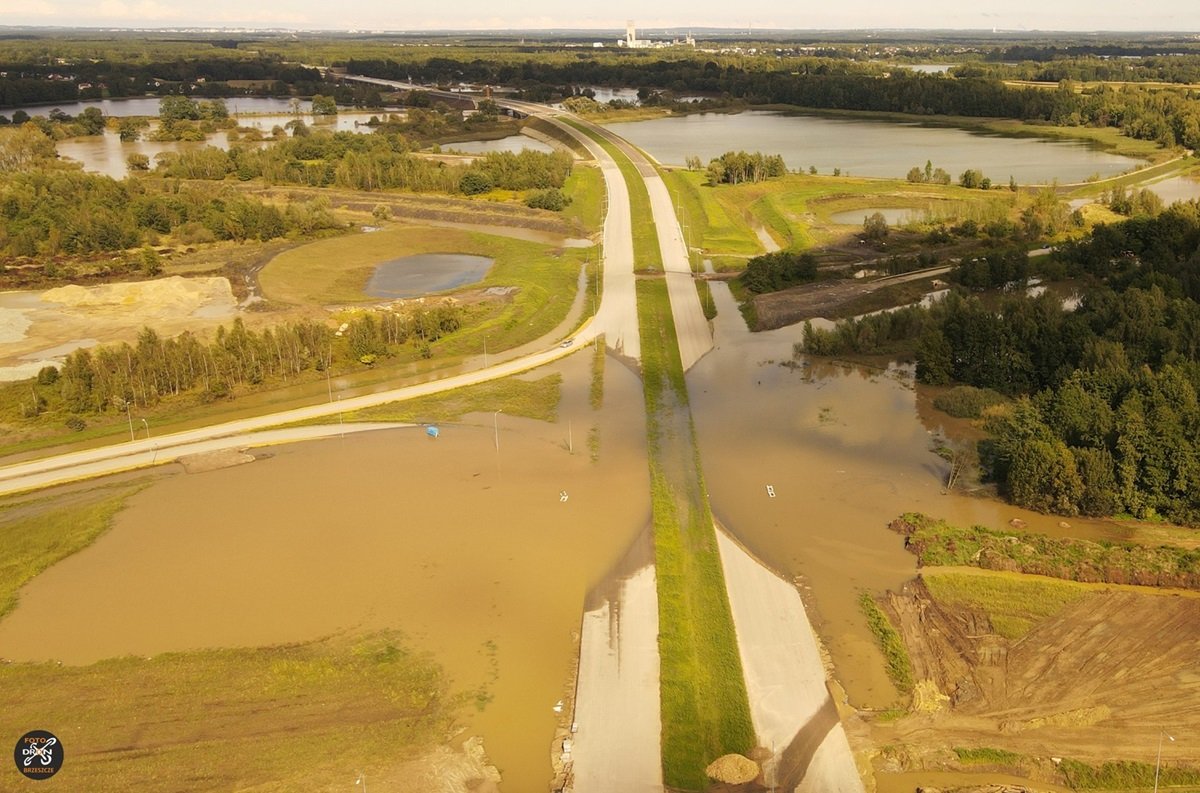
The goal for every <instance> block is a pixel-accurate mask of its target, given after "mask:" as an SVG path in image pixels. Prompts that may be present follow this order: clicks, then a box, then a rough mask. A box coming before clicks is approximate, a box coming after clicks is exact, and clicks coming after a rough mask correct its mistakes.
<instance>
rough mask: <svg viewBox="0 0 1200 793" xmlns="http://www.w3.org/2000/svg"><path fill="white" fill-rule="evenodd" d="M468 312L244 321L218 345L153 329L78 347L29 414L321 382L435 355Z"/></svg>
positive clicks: (40, 389)
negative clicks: (269, 323) (350, 370)
mask: <svg viewBox="0 0 1200 793" xmlns="http://www.w3.org/2000/svg"><path fill="white" fill-rule="evenodd" d="M463 313H464V309H463V308H462V307H461V306H454V305H450V304H439V305H437V306H432V307H417V308H415V309H413V310H412V311H408V312H405V313H393V312H381V313H379V314H374V313H363V314H359V315H356V316H355V317H353V318H351V319H350V320H349V322H348V323H347V328H346V329H345V330H344V331H341V332H340V334H339V333H335V332H334V330H333V329H332V328H330V327H329V326H328V325H326V324H324V323H320V322H314V321H311V320H303V321H299V322H293V323H289V324H285V325H279V326H275V327H268V328H264V329H263V330H261V331H255V330H251V329H249V328H247V327H246V326H245V324H244V323H243V322H242V320H241V318H238V319H236V320H234V322H233V325H232V326H231V327H228V328H226V327H225V326H221V327H219V328H218V329H217V332H216V334H215V336H214V338H213V339H211V340H210V341H204V340H202V339H201V338H199V337H198V336H196V335H195V334H193V333H191V332H185V333H183V334H181V335H180V336H177V337H175V338H168V339H164V338H162V337H161V336H159V335H158V334H157V333H156V332H155V331H154V330H152V329H151V328H144V329H143V330H142V332H141V333H140V334H139V335H138V340H137V343H136V344H133V345H130V344H128V343H124V342H122V343H121V344H111V345H103V346H100V347H93V348H91V349H81V350H76V351H75V352H73V353H71V354H70V355H69V356H67V359H66V362H65V363H64V364H63V367H62V370H61V371H60V372H56V371H55V370H54V369H53V368H52V367H48V369H47V370H43V371H42V373H41V374H39V376H38V379H37V381H36V384H35V385H33V386H32V388H33V393H34V394H35V395H36V397H37V401H36V403H35V405H34V408H35V409H34V410H33V411H30V410H29V409H26V410H25V412H26V414H32V413H42V412H46V411H54V412H58V413H68V414H73V415H75V416H85V415H95V414H103V413H108V412H112V411H118V412H119V411H122V410H124V409H125V407H126V405H128V406H132V407H140V408H146V407H151V406H153V405H156V404H158V403H159V402H160V401H162V400H165V399H171V398H175V397H179V396H183V395H192V396H194V397H197V398H199V399H201V400H204V401H208V400H212V399H220V398H229V397H232V396H234V395H235V394H236V392H237V391H238V390H244V389H248V388H253V387H255V386H258V385H261V384H266V383H278V382H284V381H288V380H292V379H296V378H300V377H305V376H309V377H311V374H306V373H311V372H314V371H315V372H326V371H327V370H329V369H330V368H335V369H336V368H344V367H347V366H363V365H372V364H374V363H375V362H376V361H378V360H380V359H382V358H385V357H388V356H392V355H397V354H399V353H401V352H403V351H404V350H405V349H408V350H409V351H415V352H417V353H418V354H420V355H422V356H425V357H429V356H430V355H431V354H432V352H431V349H430V345H431V344H432V343H433V342H435V341H437V340H438V339H440V338H442V337H444V336H446V335H447V334H450V333H453V332H454V331H456V330H458V329H459V328H460V327H461V326H462V321H463ZM21 388H28V386H27V385H23V386H21ZM25 393H28V390H26V391H25ZM18 396H19V395H18ZM10 398H11V394H10Z"/></svg>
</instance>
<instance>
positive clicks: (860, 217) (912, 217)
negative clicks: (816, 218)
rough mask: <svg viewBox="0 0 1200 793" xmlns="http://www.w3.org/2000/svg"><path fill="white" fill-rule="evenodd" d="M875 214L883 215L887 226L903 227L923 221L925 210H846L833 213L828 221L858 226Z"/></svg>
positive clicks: (899, 208) (874, 208) (904, 208)
mask: <svg viewBox="0 0 1200 793" xmlns="http://www.w3.org/2000/svg"><path fill="white" fill-rule="evenodd" d="M876 212H878V213H879V214H881V215H883V219H884V220H886V221H887V222H888V225H889V226H903V225H904V224H906V223H912V222H914V221H919V220H923V219H924V217H925V210H923V209H917V208H916V207H867V208H866V209H847V210H846V211H844V212H834V213H833V214H832V215H830V216H829V219H830V220H832V221H833V222H834V223H843V224H845V225H847V226H860V225H862V222H863V221H864V220H865V219H866V218H869V217H870V216H871V215H874V214H875V213H876Z"/></svg>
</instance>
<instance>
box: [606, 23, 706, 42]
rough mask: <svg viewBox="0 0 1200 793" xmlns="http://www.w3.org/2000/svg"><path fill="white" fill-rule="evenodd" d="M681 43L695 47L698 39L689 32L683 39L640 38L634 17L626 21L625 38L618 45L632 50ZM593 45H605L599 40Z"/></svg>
mask: <svg viewBox="0 0 1200 793" xmlns="http://www.w3.org/2000/svg"><path fill="white" fill-rule="evenodd" d="M681 45H683V46H688V47H695V46H696V39H694V38H693V37H692V34H691V33H688V34H687V37H686V38H684V39H683V40H682V41H680V40H679V39H672V40H670V41H650V40H649V39H639V38H638V37H637V28H636V27H634V25H633V20H632V19H630V20H629V21H627V22H626V23H625V38H623V39H617V46H618V47H625V48H626V49H630V50H644V49H650V48H655V49H658V48H661V47H678V46H681ZM592 46H593V47H602V46H603V45H602V44H601V43H600V42H598V41H597V42H595V43H593V44H592Z"/></svg>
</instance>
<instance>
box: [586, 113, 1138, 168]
mask: <svg viewBox="0 0 1200 793" xmlns="http://www.w3.org/2000/svg"><path fill="white" fill-rule="evenodd" d="M608 128H609V129H611V130H612V131H613V132H615V133H616V134H618V135H620V136H622V137H624V138H625V139H626V140H628V141H629V142H630V143H633V144H634V145H636V146H639V147H641V148H642V149H644V150H646V151H647V152H649V153H650V154H651V155H652V156H653V157H655V158H656V159H657V160H658V161H659V162H662V163H666V164H669V165H683V164H684V161H685V159H686V158H687V157H688V156H689V155H696V156H699V157H700V158H701V160H703V161H704V162H708V161H709V160H711V159H712V158H714V157H718V156H720V155H721V154H723V153H725V152H727V151H736V150H739V149H740V150H744V151H761V152H763V153H764V154H781V155H783V159H784V161H785V162H786V163H787V165H788V167H789V168H791V169H794V170H798V169H804V170H808V168H809V166H816V168H817V170H818V171H819V172H820V173H822V174H830V173H832V172H833V169H834V168H840V169H841V171H842V173H843V174H845V175H854V176H875V177H884V178H893V179H903V178H904V176H905V174H906V173H908V171H909V169H910V168H912V167H913V166H922V167H923V166H924V165H925V162H926V161H927V160H931V161H932V162H933V165H934V166H935V167H938V168H944V169H945V170H946V171H947V172H948V173H950V174H952V175H954V176H957V175H958V174H960V173H962V172H963V171H965V170H967V169H969V168H977V169H979V170H981V171H983V174H984V175H985V176H987V177H990V178H991V179H992V181H993V182H996V183H1000V184H1007V182H1008V178H1009V177H1010V176H1011V177H1013V178H1015V179H1016V180H1017V182H1018V183H1020V184H1044V183H1049V182H1051V181H1053V180H1054V179H1057V180H1058V181H1059V182H1062V183H1075V182H1082V181H1084V180H1085V179H1087V178H1088V177H1089V176H1091V175H1093V174H1100V175H1101V176H1102V177H1104V176H1112V175H1114V174H1117V173H1121V172H1123V171H1126V170H1130V169H1132V168H1134V167H1136V166H1138V165H1140V161H1138V160H1134V159H1131V158H1129V157H1121V156H1118V155H1115V154H1109V153H1108V152H1104V151H1101V150H1099V149H1096V148H1092V147H1090V146H1088V145H1087V144H1085V143H1083V142H1073V141H1062V140H1045V139H1041V138H1014V137H1004V136H1000V135H995V134H990V133H985V132H979V131H968V130H964V129H955V128H952V127H939V126H923V125H920V124H913V123H898V122H890V121H877V120H868V119H861V118H832V117H826V116H805V115H783V114H780V113H773V112H767V111H746V112H744V113H737V114H724V113H701V114H695V115H689V116H673V117H670V118H660V119H653V120H650V121H631V122H624V123H620V124H610V125H608Z"/></svg>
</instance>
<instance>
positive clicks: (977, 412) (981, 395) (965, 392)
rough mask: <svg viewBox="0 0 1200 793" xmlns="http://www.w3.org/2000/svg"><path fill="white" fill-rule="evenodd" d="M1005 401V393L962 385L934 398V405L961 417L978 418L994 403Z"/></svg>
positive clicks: (956, 416)
mask: <svg viewBox="0 0 1200 793" xmlns="http://www.w3.org/2000/svg"><path fill="white" fill-rule="evenodd" d="M1003 401H1004V395H1003V394H1001V393H1000V392H999V391H993V390H992V389H990V388H976V387H974V386H969V385H962V386H958V387H956V388H952V389H950V390H949V391H947V392H946V393H944V394H938V395H937V396H936V397H934V398H933V406H934V407H935V408H937V409H938V410H940V411H943V412H944V413H949V414H950V415H951V416H954V417H955V418H959V419H977V418H979V417H980V416H982V415H983V411H984V410H985V409H987V408H989V407H991V406H992V405H999V404H1000V403H1001V402H1003Z"/></svg>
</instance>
